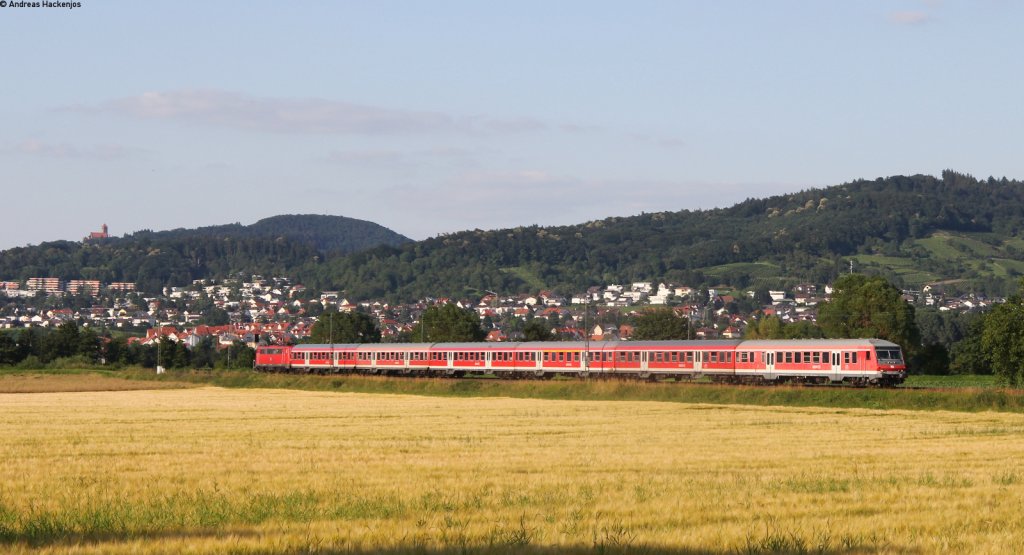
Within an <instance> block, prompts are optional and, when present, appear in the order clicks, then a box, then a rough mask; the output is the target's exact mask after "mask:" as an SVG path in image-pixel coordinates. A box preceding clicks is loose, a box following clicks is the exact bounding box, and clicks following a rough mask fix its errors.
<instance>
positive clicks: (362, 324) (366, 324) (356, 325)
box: [309, 309, 380, 343]
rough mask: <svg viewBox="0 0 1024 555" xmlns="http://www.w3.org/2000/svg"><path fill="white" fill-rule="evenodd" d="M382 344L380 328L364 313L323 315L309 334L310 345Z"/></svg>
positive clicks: (334, 311) (333, 312)
mask: <svg viewBox="0 0 1024 555" xmlns="http://www.w3.org/2000/svg"><path fill="white" fill-rule="evenodd" d="M332 340H333V342H334V343H380V328H378V327H377V323H376V322H375V321H374V320H373V318H371V317H370V316H368V315H366V314H363V313H362V312H338V311H337V310H333V309H332V310H328V311H327V312H324V313H322V314H321V315H320V316H319V317H318V318H317V320H316V323H315V324H313V329H312V330H310V332H309V342H310V343H330V342H331V341H332Z"/></svg>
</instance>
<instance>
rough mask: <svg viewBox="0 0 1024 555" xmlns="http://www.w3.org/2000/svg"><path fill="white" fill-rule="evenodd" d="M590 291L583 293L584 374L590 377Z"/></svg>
mask: <svg viewBox="0 0 1024 555" xmlns="http://www.w3.org/2000/svg"><path fill="white" fill-rule="evenodd" d="M588 316H590V291H587V292H585V293H584V294H583V345H584V347H583V376H584V377H585V378H588V379H589V378H590V325H589V322H588V320H589V318H588Z"/></svg>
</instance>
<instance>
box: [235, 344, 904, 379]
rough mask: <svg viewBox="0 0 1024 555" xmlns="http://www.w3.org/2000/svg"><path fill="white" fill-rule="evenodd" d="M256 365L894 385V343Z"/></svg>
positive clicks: (409, 349)
mask: <svg viewBox="0 0 1024 555" xmlns="http://www.w3.org/2000/svg"><path fill="white" fill-rule="evenodd" d="M255 368H256V369H257V370H267V371H283V372H308V373H323V374H326V373H342V372H344V373H349V372H358V373H364V374H377V375H403V376H447V377H464V376H472V375H478V376H483V375H494V376H498V377H504V378H551V377H554V376H560V375H561V376H579V377H587V376H591V377H624V378H636V379H650V380H657V379H671V378H674V379H677V380H680V381H683V380H692V379H695V378H700V377H708V378H710V379H711V380H712V381H716V382H723V383H750V384H755V383H787V382H790V383H816V384H827V383H846V384H854V385H885V386H889V385H897V384H900V383H903V380H904V379H905V378H906V368H907V367H906V363H905V362H904V360H903V353H902V350H901V349H900V346H899V345H897V344H895V343H892V342H889V341H884V340H881V339H798V340H762V341H592V342H589V343H588V342H582V341H577V342H529V343H391V344H388V343H380V344H308V345H295V346H293V347H286V346H278V345H272V346H262V347H259V348H257V349H256V361H255Z"/></svg>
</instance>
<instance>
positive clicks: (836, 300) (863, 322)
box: [818, 274, 920, 353]
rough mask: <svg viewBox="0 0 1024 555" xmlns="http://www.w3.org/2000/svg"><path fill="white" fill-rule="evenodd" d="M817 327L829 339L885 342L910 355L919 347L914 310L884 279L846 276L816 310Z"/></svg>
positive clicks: (898, 291) (836, 284)
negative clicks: (872, 339) (893, 344)
mask: <svg viewBox="0 0 1024 555" xmlns="http://www.w3.org/2000/svg"><path fill="white" fill-rule="evenodd" d="M818 324H819V325H820V326H821V328H822V330H824V332H825V335H827V336H828V337H832V338H868V337H876V338H879V339H886V340H888V341H892V342H893V343H897V344H899V345H901V346H902V347H903V348H904V350H905V351H907V352H908V353H913V352H915V351H916V350H917V348H918V347H919V345H920V334H919V332H918V329H917V323H916V321H915V319H914V307H913V306H911V305H910V304H909V303H907V302H905V301H904V300H903V297H902V293H901V292H900V290H899V289H897V288H896V287H894V286H893V285H892V284H890V283H889V282H888V281H886V280H885V278H883V277H880V276H870V277H869V276H865V275H863V274H848V275H845V276H843V277H841V278H839V280H837V281H836V283H835V292H834V293H833V294H832V299H831V300H830V301H829V302H827V303H823V304H822V305H820V306H819V308H818Z"/></svg>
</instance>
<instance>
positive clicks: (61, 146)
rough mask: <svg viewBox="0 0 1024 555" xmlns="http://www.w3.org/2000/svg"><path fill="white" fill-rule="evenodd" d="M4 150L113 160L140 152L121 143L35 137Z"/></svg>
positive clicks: (62, 156)
mask: <svg viewBox="0 0 1024 555" xmlns="http://www.w3.org/2000/svg"><path fill="white" fill-rule="evenodd" d="M4 151H5V152H9V153H16V154H27V155H30V156H39V157H43V158H62V159H72V158H88V159H94V160H115V159H120V158H127V157H129V156H131V155H133V154H135V153H137V152H140V150H139V149H136V148H130V147H125V146H121V145H113V144H102V145H90V146H76V145H72V144H68V143H47V142H43V141H40V140H37V139H28V140H26V141H22V142H20V143H18V144H16V145H14V146H12V147H10V148H6V149H4Z"/></svg>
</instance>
